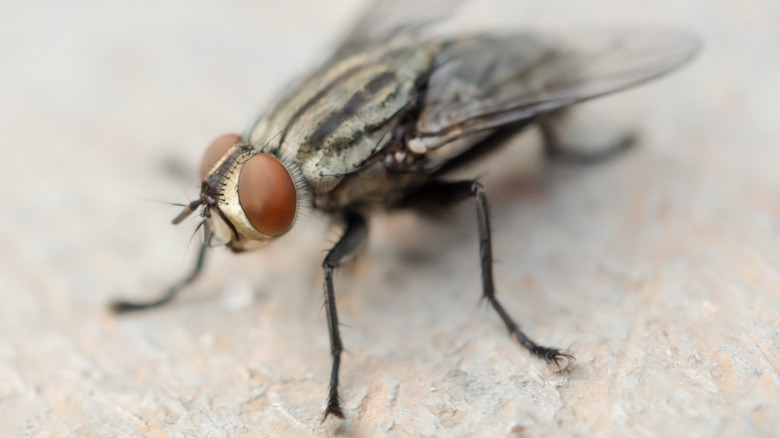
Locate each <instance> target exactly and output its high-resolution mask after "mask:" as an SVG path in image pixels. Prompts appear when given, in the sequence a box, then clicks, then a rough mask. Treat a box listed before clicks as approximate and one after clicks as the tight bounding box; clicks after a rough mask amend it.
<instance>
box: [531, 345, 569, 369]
mask: <svg viewBox="0 0 780 438" xmlns="http://www.w3.org/2000/svg"><path fill="white" fill-rule="evenodd" d="M531 352H532V353H533V354H535V355H537V356H539V357H541V358H542V359H544V361H545V362H547V363H549V364H553V363H554V364H555V366H556V367H558V372H562V371H563V370H565V369H567V368H568V367H569V364H570V363H571V362H574V361H575V360H576V359H575V358H574V356H572V355H571V354H568V353H564V352H562V351H561V350H558V349H557V348H548V347H537V348H534V349H533V350H532V351H531Z"/></svg>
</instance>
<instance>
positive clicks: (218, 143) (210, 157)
mask: <svg viewBox="0 0 780 438" xmlns="http://www.w3.org/2000/svg"><path fill="white" fill-rule="evenodd" d="M240 139H241V137H239V136H238V135H236V134H225V135H222V136H220V137H217V139H216V140H214V141H213V142H211V144H210V145H209V147H208V149H206V153H205V154H203V160H201V162H200V179H206V175H208V173H209V172H211V168H212V167H214V165H215V164H217V161H219V159H220V158H222V156H223V155H225V152H227V150H228V149H230V147H231V146H233V145H234V144H236V142H237V141H238V140H240Z"/></svg>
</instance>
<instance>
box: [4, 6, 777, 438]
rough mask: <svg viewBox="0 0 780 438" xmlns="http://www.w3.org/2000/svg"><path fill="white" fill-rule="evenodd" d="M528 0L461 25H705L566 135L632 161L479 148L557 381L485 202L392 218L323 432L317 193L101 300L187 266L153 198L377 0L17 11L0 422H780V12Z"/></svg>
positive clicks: (369, 428)
mask: <svg viewBox="0 0 780 438" xmlns="http://www.w3.org/2000/svg"><path fill="white" fill-rule="evenodd" d="M522 3H530V2H514V1H510V0H501V1H493V2H490V3H477V4H472V5H471V6H469V13H468V14H466V17H468V19H470V20H473V21H475V22H480V23H496V25H495V27H506V28H523V27H525V26H527V25H528V24H529V23H532V24H533V25H534V26H536V27H539V28H545V27H547V26H550V27H565V24H566V23H574V22H581V23H593V22H596V23H606V24H615V25H622V26H630V25H631V24H632V23H642V24H648V23H649V24H668V25H671V26H676V27H680V28H684V29H689V30H690V31H691V32H694V33H696V34H698V35H699V36H700V37H701V38H702V40H703V41H704V44H705V49H704V51H703V52H702V54H701V56H700V57H699V59H698V60H697V61H696V62H695V63H694V64H692V65H691V66H689V67H688V68H686V69H685V70H684V71H681V72H679V73H678V74H675V75H674V76H671V77H669V78H666V79H665V80H663V81H660V82H658V83H656V84H653V85H652V86H647V87H644V88H641V89H639V90H637V91H632V92H630V93H626V94H624V95H621V96H618V97H615V98H614V99H611V100H609V101H606V100H605V101H604V103H603V104H594V105H592V108H590V111H588V113H587V114H586V115H585V116H583V117H582V118H581V119H579V123H578V124H577V127H576V128H572V132H574V133H575V135H578V136H579V135H580V134H582V135H584V136H591V138H598V137H599V136H605V138H608V137H609V136H611V135H614V134H615V133H619V132H621V131H623V130H626V129H629V128H631V129H635V130H636V131H637V132H638V133H639V134H640V139H641V141H640V144H639V147H638V148H637V149H636V150H635V151H632V152H631V153H629V154H627V155H626V156H625V157H622V158H621V159H619V160H616V161H614V162H611V163H608V164H606V165H603V166H599V167H590V168H571V167H566V166H562V165H549V164H545V163H544V162H543V161H541V160H540V159H539V153H538V146H537V145H536V140H537V139H536V138H535V136H534V134H533V133H530V134H529V135H528V136H526V137H525V138H522V139H520V140H518V142H517V143H516V144H515V145H513V146H512V148H510V149H509V150H507V151H506V152H505V153H504V154H502V155H501V156H500V157H499V159H498V160H496V161H492V162H491V163H489V164H488V165H487V167H488V168H490V169H491V170H490V171H489V172H488V173H487V175H486V176H485V182H486V186H487V188H488V194H489V195H490V197H491V203H492V207H493V213H494V217H493V222H494V229H495V230H494V231H495V236H496V242H495V248H494V250H495V254H496V257H497V258H498V259H499V260H500V262H499V263H498V265H497V266H496V280H497V284H498V287H499V294H500V296H501V298H502V299H503V300H504V303H505V305H506V307H507V308H508V309H510V311H511V313H512V314H513V315H515V317H516V318H517V319H518V320H519V321H520V322H521V323H522V324H523V326H524V327H525V328H526V330H527V331H528V333H529V334H531V335H532V336H534V337H535V338H537V339H538V340H539V341H540V342H544V343H547V344H552V345H559V346H563V347H566V348H568V349H569V350H570V351H571V352H572V353H573V354H574V355H576V356H577V362H576V364H575V366H574V367H573V368H572V370H571V371H570V372H567V373H563V374H559V373H557V372H555V370H553V369H550V368H548V367H547V366H545V365H544V364H543V363H541V362H540V361H538V360H536V359H534V358H531V357H530V356H529V355H528V354H527V353H526V352H525V351H523V350H522V349H520V348H519V347H518V346H517V345H515V344H514V343H513V342H512V340H511V339H509V338H508V337H507V336H506V333H505V330H504V328H503V327H502V325H501V323H500V321H499V320H498V318H497V317H496V316H495V315H494V314H493V312H492V311H490V310H489V309H488V308H486V307H480V306H478V305H477V304H478V296H479V293H480V283H479V271H478V269H479V268H478V264H477V260H478V259H477V251H478V250H477V241H476V218H475V215H474V211H473V208H472V207H471V206H468V205H464V206H463V207H462V208H459V209H457V210H455V211H454V212H453V213H452V215H451V220H450V221H449V222H429V221H423V220H420V219H417V218H415V217H412V216H395V217H391V218H381V219H379V220H377V221H375V222H374V223H373V224H372V225H373V228H372V232H371V240H372V241H371V245H370V247H369V249H368V251H367V252H366V253H365V254H364V257H363V258H362V259H360V260H359V261H358V262H357V263H355V264H354V265H352V266H351V267H350V268H349V269H346V270H344V272H342V273H340V274H339V275H338V276H337V279H336V286H337V295H338V296H337V299H338V304H339V310H340V312H341V317H342V321H343V323H344V324H345V327H344V328H343V336H344V341H345V344H346V346H347V349H348V350H349V354H348V355H347V356H346V357H345V358H344V362H343V367H342V395H343V400H344V406H345V408H346V412H347V416H348V418H347V420H346V421H344V422H339V421H336V420H328V421H327V422H325V423H321V422H320V420H321V415H322V408H323V404H324V401H325V394H326V389H327V379H328V374H329V366H330V361H329V356H328V354H329V349H328V340H327V332H326V326H325V319H324V312H322V311H321V297H320V288H321V285H320V283H321V273H320V271H319V264H320V259H321V257H322V251H323V250H324V249H326V248H327V247H328V245H329V243H328V242H329V241H332V239H333V238H334V237H335V235H334V234H333V232H332V231H329V229H328V226H327V223H326V222H325V221H324V220H323V219H322V218H320V217H319V216H317V215H316V214H312V215H309V216H308V217H307V218H306V219H305V221H304V223H303V225H302V226H299V227H298V228H297V229H296V230H295V231H294V232H293V233H291V235H290V236H289V237H285V238H284V239H283V240H280V241H279V242H277V243H276V244H274V245H273V246H272V247H270V248H268V249H267V250H265V251H262V252H258V253H254V254H250V255H245V256H241V257H233V256H231V255H229V254H226V253H223V252H221V251H214V256H213V258H212V260H211V262H212V263H210V264H209V266H208V268H207V271H206V273H205V276H204V278H203V279H202V280H201V281H200V282H199V283H198V284H197V285H196V286H195V287H193V288H192V290H190V291H189V292H188V293H186V294H184V295H183V296H182V298H181V300H179V301H177V302H175V303H174V304H172V305H170V306H169V307H167V308H165V309H161V310H159V311H155V312H150V313H148V314H143V315H132V316H128V317H124V318H119V319H117V318H115V317H113V316H111V315H109V314H108V313H107V312H106V311H105V304H106V303H107V302H108V301H109V300H110V299H111V298H113V297H116V296H128V297H145V296H147V297H150V296H153V295H154V293H155V291H157V290H159V288H160V287H162V286H163V285H165V284H167V283H168V282H169V281H171V280H172V279H174V278H176V277H178V276H179V275H181V274H182V273H183V272H184V271H185V270H186V269H188V267H189V265H190V263H191V259H192V258H193V256H194V255H195V247H196V245H195V244H191V245H188V242H189V241H190V240H189V239H190V237H191V233H192V227H189V226H186V225H185V226H179V227H172V226H170V225H168V222H169V221H170V219H171V218H172V217H173V216H175V215H176V214H177V213H178V209H177V208H173V207H170V206H167V205H165V204H161V203H156V202H151V201H150V200H158V201H165V202H169V201H170V202H180V201H183V200H186V199H187V197H188V196H189V197H192V196H195V194H196V190H195V186H196V183H197V181H196V172H195V169H196V166H197V163H198V161H199V159H200V153H201V151H202V150H203V148H205V146H206V145H207V144H208V142H209V141H210V140H211V139H212V138H214V137H216V136H217V135H219V134H221V133H223V132H231V131H242V130H243V129H245V127H246V126H248V125H249V124H250V123H251V122H252V121H253V120H254V118H255V117H256V116H257V114H259V111H261V110H262V109H263V106H264V104H265V103H267V102H268V101H269V100H270V99H271V98H272V96H273V95H274V94H275V93H277V92H278V90H279V89H280V88H281V87H283V86H284V84H286V83H287V82H289V80H290V79H291V78H292V77H294V75H295V74H298V73H300V72H303V71H305V69H306V67H307V66H311V65H312V64H313V63H314V62H316V60H317V59H321V58H322V56H323V53H325V52H326V51H327V49H328V47H331V46H332V44H333V42H334V41H335V40H336V38H337V36H338V34H339V31H340V30H343V29H345V27H346V26H347V23H348V22H349V21H350V19H351V17H352V15H353V14H354V13H355V11H356V8H358V7H359V5H360V2H358V1H356V0H355V1H348V2H347V1H344V2H330V3H328V2H308V1H303V0H294V1H289V2H285V3H282V2H268V1H258V0H253V1H226V2H220V3H219V4H216V3H212V2H205V1H199V0H197V1H192V0H190V1H186V2H185V1H181V0H174V1H171V2H164V4H163V3H160V2H152V1H146V0H144V1H141V2H117V1H112V2H78V1H70V0H68V1H59V0H56V1H55V0H50V1H46V0H34V1H29V2H5V3H3V4H2V5H0V34H1V35H3V37H2V38H0V65H2V66H3V68H2V69H0V96H2V99H1V100H2V104H0V133H2V138H3V146H2V152H3V153H2V158H1V159H0V199H2V205H3V213H2V214H0V303H2V304H0V436H4V437H6V436H8V437H10V436H35V437H38V436H40V437H77V436H78V437H81V436H119V437H126V436H127V437H132V436H149V437H162V436H172V437H179V436H190V437H195V436H210V437H226V436H236V437H241V436H256V435H259V436H309V435H316V436H327V435H337V436H355V437H363V436H399V437H401V436H442V437H448V436H456V437H460V436H483V437H496V436H514V437H520V436H522V437H525V436H548V435H553V436H555V435H560V436H572V435H579V436H659V435H661V436H686V437H695V436H739V437H742V436H778V435H780V420H778V419H780V402H779V400H780V388H779V387H780V376H779V375H778V369H779V368H780V354H779V352H780V338H779V337H778V324H779V323H780V310H779V309H780V292H778V291H779V290H780V270H779V268H778V267H779V266H780V178H778V164H780V123H779V122H778V118H777V114H778V102H780V79H779V78H780V57H778V56H777V53H778V52H780V27H778V26H777V23H780V6H778V3H777V2H773V1H770V0H759V1H754V2H751V3H750V4H749V5H748V4H747V3H746V4H738V3H736V2H731V3H728V5H724V4H723V3H720V6H716V5H715V4H714V3H712V2H709V1H706V0H697V1H688V2H679V1H673V0H660V1H656V2H646V1H639V0H636V1H617V0H599V1H597V2H587V3H588V4H587V6H586V4H585V3H583V2H577V3H576V4H569V2H563V1H548V2H542V3H544V4H540V3H535V4H534V5H529V4H522ZM572 3H573V2H572ZM578 138H579V137H578ZM483 170H484V168H483ZM480 171H481V170H480Z"/></svg>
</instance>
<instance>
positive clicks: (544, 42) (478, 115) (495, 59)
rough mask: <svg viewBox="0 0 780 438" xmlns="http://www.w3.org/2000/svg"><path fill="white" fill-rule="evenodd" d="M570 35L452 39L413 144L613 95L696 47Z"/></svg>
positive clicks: (661, 38) (670, 36)
mask: <svg viewBox="0 0 780 438" xmlns="http://www.w3.org/2000/svg"><path fill="white" fill-rule="evenodd" d="M573 35H574V36H573V37H568V38H566V37H560V36H551V35H544V34H533V33H527V34H515V35H507V36H476V37H470V38H463V39H453V40H452V41H450V42H449V43H448V44H447V45H446V46H445V48H444V49H443V50H442V51H441V52H440V53H439V54H438V55H437V59H436V68H435V70H434V71H433V73H432V74H431V77H430V81H429V85H428V89H427V92H426V93H427V94H426V97H425V101H424V105H423V108H422V111H421V114H420V118H419V122H418V124H417V130H418V132H419V135H420V137H421V138H424V137H429V138H430V140H433V141H431V142H429V143H430V145H431V146H433V145H434V144H435V143H442V142H445V141H449V140H451V139H453V138H457V137H461V136H464V135H468V134H470V133H475V132H479V131H483V130H489V129H492V128H496V127H499V126H501V125H505V124H508V123H513V122H517V121H520V120H524V119H529V118H532V117H533V116H535V115H537V114H540V113H544V112H550V111H555V110H557V109H561V108H564V107H567V106H570V105H573V104H575V103H578V102H582V101H585V100H588V99H593V98H596V97H599V96H603V95H606V94H609V93H614V92H617V91H620V90H623V89H626V88H629V87H632V86H635V85H638V84H641V83H643V82H646V81H649V80H651V79H654V78H656V77H658V76H661V75H663V74H665V73H668V72H670V71H672V70H674V69H676V68H678V67H680V66H681V65H683V64H685V63H686V62H687V61H689V60H690V59H692V58H693V57H694V55H695V54H696V52H697V51H698V48H699V41H698V40H697V39H696V38H695V37H693V36H691V35H689V34H686V33H682V32H677V31H668V30H625V31H610V32H604V31H594V30H590V31H582V32H579V33H574V34H573ZM436 140H439V141H436Z"/></svg>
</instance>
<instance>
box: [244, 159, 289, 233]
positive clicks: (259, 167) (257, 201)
mask: <svg viewBox="0 0 780 438" xmlns="http://www.w3.org/2000/svg"><path fill="white" fill-rule="evenodd" d="M238 201H239V202H240V203H241V208H242V209H243V210H244V214H246V217H247V218H249V222H251V223H252V225H254V227H255V228H257V230H258V231H260V232H262V233H265V234H267V235H269V236H278V235H280V234H284V233H285V232H286V231H287V230H289V229H290V227H291V226H292V224H293V220H295V210H296V209H297V205H298V194H297V193H296V192H295V183H293V179H292V177H291V176H290V172H288V171H287V168H285V167H284V164H282V162H281V161H279V160H278V159H277V158H276V157H274V156H273V155H269V154H257V155H255V156H253V157H252V158H250V159H249V160H247V162H246V163H244V166H243V167H242V168H241V175H239V177H238Z"/></svg>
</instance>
